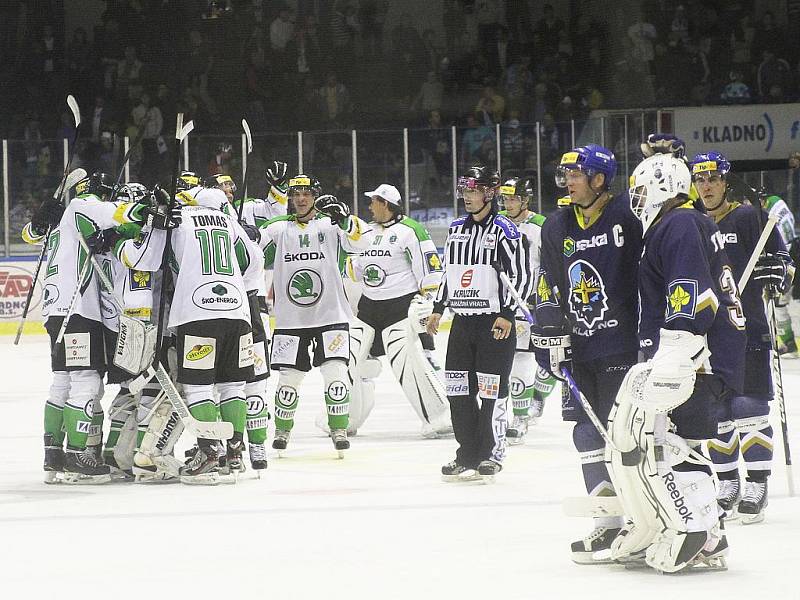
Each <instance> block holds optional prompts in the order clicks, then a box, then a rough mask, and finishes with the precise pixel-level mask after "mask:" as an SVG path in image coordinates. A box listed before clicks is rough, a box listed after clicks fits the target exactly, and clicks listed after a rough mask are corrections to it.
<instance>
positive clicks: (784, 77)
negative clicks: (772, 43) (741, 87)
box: [756, 49, 792, 102]
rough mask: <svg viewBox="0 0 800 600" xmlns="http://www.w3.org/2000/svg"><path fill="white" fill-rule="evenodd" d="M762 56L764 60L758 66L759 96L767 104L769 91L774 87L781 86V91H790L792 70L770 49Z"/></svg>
mask: <svg viewBox="0 0 800 600" xmlns="http://www.w3.org/2000/svg"><path fill="white" fill-rule="evenodd" d="M762 56H763V59H764V60H762V61H761V64H760V65H758V71H757V75H756V80H757V81H758V95H759V97H760V98H761V101H762V102H766V101H767V96H768V95H769V90H770V88H771V87H772V86H773V85H777V86H779V87H780V88H781V90H786V89H789V87H790V86H791V78H792V69H791V67H789V63H788V62H786V61H785V60H784V59H782V58H778V57H777V56H775V54H774V53H773V52H772V51H771V50H769V49H765V50H764V51H763V52H762Z"/></svg>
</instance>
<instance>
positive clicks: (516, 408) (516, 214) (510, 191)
mask: <svg viewBox="0 0 800 600" xmlns="http://www.w3.org/2000/svg"><path fill="white" fill-rule="evenodd" d="M532 198H533V186H532V182H531V180H530V179H523V178H520V177H512V178H511V179H508V180H506V181H505V183H503V185H501V186H500V199H501V202H502V205H503V207H504V210H502V211H500V214H501V215H505V216H506V217H508V218H509V219H511V221H512V222H513V223H514V225H516V226H517V229H518V230H519V232H520V233H521V234H522V235H523V236H524V237H525V239H526V240H527V242H528V247H529V252H528V257H529V266H530V272H531V273H538V272H539V255H540V252H541V246H542V225H543V224H544V221H545V217H544V215H540V214H537V213H535V212H533V211H532V210H530V209H529V208H528V206H529V203H530V201H531V199H532ZM516 329H517V351H516V353H515V354H514V365H513V366H512V367H511V377H510V379H509V392H510V393H511V406H512V412H513V415H514V417H513V419H512V421H511V424H510V425H509V426H508V429H507V430H506V439H507V440H508V443H509V444H510V445H516V444H521V443H523V441H524V440H525V435H526V434H527V433H528V423H529V420H530V419H531V418H532V419H534V422H535V420H536V419H537V418H539V417H541V416H542V411H543V410H544V401H545V398H547V396H548V395H549V394H550V392H552V391H553V388H554V387H555V383H556V379H555V377H552V376H550V375H549V374H548V373H547V371H545V370H544V369H542V368H540V367H539V366H538V365H537V364H536V357H535V355H534V353H533V346H532V344H531V326H530V323H528V321H527V319H526V318H525V317H524V316H523V315H522V313H521V311H519V310H517V314H516Z"/></svg>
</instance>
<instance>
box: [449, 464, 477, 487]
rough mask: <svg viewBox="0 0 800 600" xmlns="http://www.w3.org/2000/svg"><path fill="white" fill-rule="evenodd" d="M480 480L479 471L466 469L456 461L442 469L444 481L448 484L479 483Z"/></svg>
mask: <svg viewBox="0 0 800 600" xmlns="http://www.w3.org/2000/svg"><path fill="white" fill-rule="evenodd" d="M480 478H481V476H480V475H479V474H478V470H477V469H474V468H471V467H465V466H464V465H462V464H459V463H458V462H456V461H452V462H449V463H447V464H446V465H444V466H443V467H442V481H444V482H446V483H452V482H459V481H460V482H464V481H478V480H480Z"/></svg>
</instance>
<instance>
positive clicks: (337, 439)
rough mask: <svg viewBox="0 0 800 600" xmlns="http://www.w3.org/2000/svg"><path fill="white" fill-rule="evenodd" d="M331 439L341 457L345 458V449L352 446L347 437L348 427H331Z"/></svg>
mask: <svg viewBox="0 0 800 600" xmlns="http://www.w3.org/2000/svg"><path fill="white" fill-rule="evenodd" d="M331 440H333V447H334V448H336V452H337V453H338V454H339V458H344V451H345V450H347V449H349V448H350V441H349V440H348V439H347V430H346V429H331Z"/></svg>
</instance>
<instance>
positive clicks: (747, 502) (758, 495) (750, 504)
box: [739, 481, 768, 525]
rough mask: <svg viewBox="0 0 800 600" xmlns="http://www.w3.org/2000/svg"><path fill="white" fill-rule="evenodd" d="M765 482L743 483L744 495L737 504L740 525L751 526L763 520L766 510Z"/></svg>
mask: <svg viewBox="0 0 800 600" xmlns="http://www.w3.org/2000/svg"><path fill="white" fill-rule="evenodd" d="M767 504H768V500H767V482H766V481H745V483H744V494H742V500H741V501H740V502H739V516H740V517H741V518H742V525H753V524H754V523H761V521H763V520H764V516H765V515H764V509H765V508H767Z"/></svg>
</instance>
